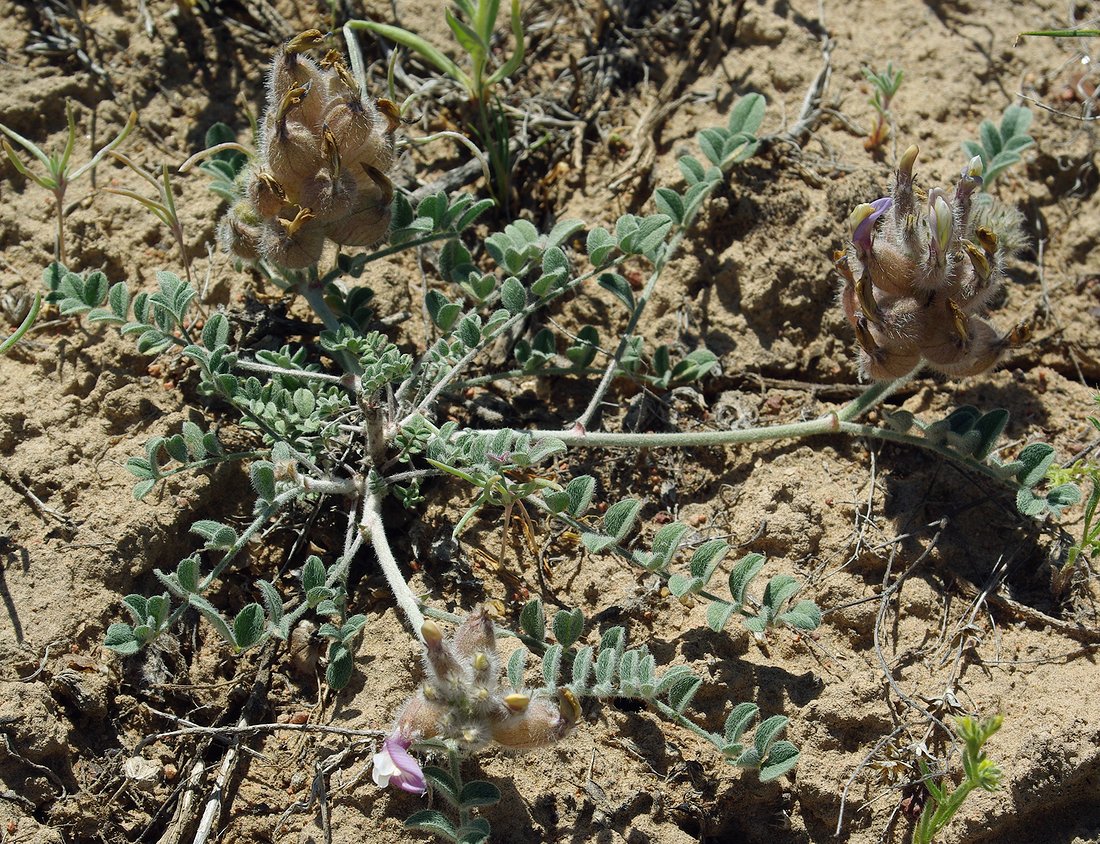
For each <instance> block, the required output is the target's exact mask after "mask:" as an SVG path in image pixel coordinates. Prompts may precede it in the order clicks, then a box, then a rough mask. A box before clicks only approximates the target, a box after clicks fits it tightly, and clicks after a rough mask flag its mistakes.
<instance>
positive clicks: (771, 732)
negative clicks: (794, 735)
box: [752, 715, 790, 759]
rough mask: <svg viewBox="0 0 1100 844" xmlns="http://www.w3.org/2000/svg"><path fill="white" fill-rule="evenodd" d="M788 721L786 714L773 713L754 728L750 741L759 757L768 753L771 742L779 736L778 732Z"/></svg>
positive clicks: (784, 727)
mask: <svg viewBox="0 0 1100 844" xmlns="http://www.w3.org/2000/svg"><path fill="white" fill-rule="evenodd" d="M789 721H790V719H789V718H788V717H787V716H786V715H773V716H772V717H771V718H768V719H766V720H764V721H761V722H760V726H759V727H757V728H756V733H755V734H754V735H753V739H752V743H753V746H754V747H755V748H756V752H757V753H758V754H760V758H761V759H764V758H765V757H766V756H767V755H768V750H769V748H771V746H772V742H773V741H775V740H776V739H777V738H779V735H780V733H782V732H783V731H784V730H785V729H786V728H787V723H788V722H789Z"/></svg>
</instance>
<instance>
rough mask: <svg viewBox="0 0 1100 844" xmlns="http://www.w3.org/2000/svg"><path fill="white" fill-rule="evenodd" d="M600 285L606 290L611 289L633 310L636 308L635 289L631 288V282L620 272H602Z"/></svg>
mask: <svg viewBox="0 0 1100 844" xmlns="http://www.w3.org/2000/svg"><path fill="white" fill-rule="evenodd" d="M598 283H599V285H600V287H602V288H603V289H604V290H607V291H610V292H611V293H612V294H614V295H615V297H616V298H617V299H618V300H619V301H620V302H622V303H623V304H624V305H626V307H627V309H628V310H630V311H633V310H634V308H635V303H634V291H633V290H631V289H630V282H629V281H627V280H626V279H625V278H623V277H622V276H621V275H619V274H618V273H601V274H600V279H599V282H598Z"/></svg>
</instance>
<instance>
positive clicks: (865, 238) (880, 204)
mask: <svg viewBox="0 0 1100 844" xmlns="http://www.w3.org/2000/svg"><path fill="white" fill-rule="evenodd" d="M893 204H894V200H892V199H891V198H890V197H888V196H884V197H882V198H881V199H876V200H875V201H874V202H872V203H871V207H872V208H874V209H875V210H874V211H872V212H871V213H870V214H868V215H867V216H866V217H864V219H863V220H862V221H861V222H860V224H859V225H858V226H856V230H855V231H854V232H853V233H852V243H854V244H855V245H856V247H857V248H859V249H862V250H863V251H864V252H867V251H869V250H870V249H871V231H872V229H874V227H875V223H877V222H878V218H879V217H881V216H882V215H883V214H885V213H886V211H887V209H889V208H890V206H891V205H893Z"/></svg>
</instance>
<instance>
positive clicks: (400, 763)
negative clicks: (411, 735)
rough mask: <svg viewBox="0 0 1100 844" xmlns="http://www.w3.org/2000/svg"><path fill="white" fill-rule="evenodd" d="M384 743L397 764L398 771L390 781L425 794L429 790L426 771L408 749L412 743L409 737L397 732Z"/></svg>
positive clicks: (400, 786) (412, 791)
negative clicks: (425, 775) (425, 777)
mask: <svg viewBox="0 0 1100 844" xmlns="http://www.w3.org/2000/svg"><path fill="white" fill-rule="evenodd" d="M382 744H383V747H385V749H386V752H387V753H389V754H390V758H391V759H392V760H393V764H394V765H396V766H397V773H396V774H394V775H393V776H392V777H390V782H391V783H393V784H394V785H396V786H397V787H398V788H400V789H401V790H402V791H408V792H409V793H411V794H423V793H424V792H425V791H427V790H428V783H427V780H425V779H424V771H422V770H421V768H420V763H419V762H417V761H416V760H415V759H414V758H413V757H412V754H410V753H409V751H408V750H407V749H406V748H408V746H409V745H410V744H411V742H410V741H409V739H407V738H405V737H404V736H402V735H400V734H397V735H393V736H390V737H389V738H388V739H386V740H385V741H384V742H383V743H382Z"/></svg>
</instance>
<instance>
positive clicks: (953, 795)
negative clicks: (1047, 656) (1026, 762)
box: [913, 715, 1004, 844]
mask: <svg viewBox="0 0 1100 844" xmlns="http://www.w3.org/2000/svg"><path fill="white" fill-rule="evenodd" d="M1003 721H1004V716H1002V715H994V716H992V717H990V718H986V719H984V720H980V721H979V720H978V719H977V718H972V717H970V716H966V717H963V718H957V719H955V725H956V726H957V727H958V730H959V735H960V736H961V738H962V739H963V741H964V742H965V743H966V747H965V748H964V750H963V775H964V779H963V781H962V782H961V783H959V786H958V788H956V789H955V790H954V791H952V792H950V793H949V792H948V791H947V788H946V787H945V786H943V785H937V784H936V783H934V782H932V773H931V771H929V770H928V765H927V763H925V762H924V760H921V761H920V762H919V764H920V769H921V772H922V773H923V774H924V776H925V780H924V786H925V788H927V789H928V794H929V795H930V799H929V801H928V802H927V803H925V805H924V811H923V812H922V813H921V816H920V820H918V821H917V826H916V829H915V830H914V831H913V844H932V842H933V841H934V840H935V838H936V836H937V835H938V834H939V833H940V831H941V830H942V829H943V828H944V827H945V826H947V824H949V823H950V822H951V819H952V818H953V817H955V813H956V812H958V811H959V809H960V808H961V807H962V804H963V802H964V801H965V800H966V798H967V796H968V795H969V794H970V792H971V791H973V790H974V789H975V788H981V789H983V790H984V791H997V790H998V789H999V788H1000V787H1001V776H1002V772H1001V769H1000V767H999V766H998V765H996V764H995V763H994V762H993V761H992V760H990V759H989V758H987V757H986V755H985V752H984V751H983V750H982V745H984V744H985V743H986V742H987V741H988V740H989V738H990V737H991V736H992V735H993V734H994V733H995V732H997V730H999V729H1000V728H1001V723H1002V722H1003Z"/></svg>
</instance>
